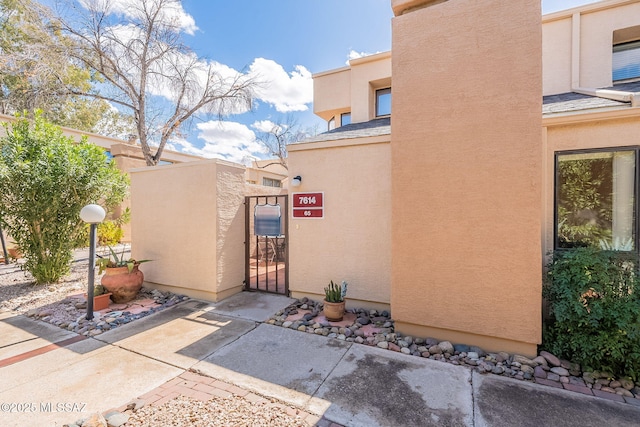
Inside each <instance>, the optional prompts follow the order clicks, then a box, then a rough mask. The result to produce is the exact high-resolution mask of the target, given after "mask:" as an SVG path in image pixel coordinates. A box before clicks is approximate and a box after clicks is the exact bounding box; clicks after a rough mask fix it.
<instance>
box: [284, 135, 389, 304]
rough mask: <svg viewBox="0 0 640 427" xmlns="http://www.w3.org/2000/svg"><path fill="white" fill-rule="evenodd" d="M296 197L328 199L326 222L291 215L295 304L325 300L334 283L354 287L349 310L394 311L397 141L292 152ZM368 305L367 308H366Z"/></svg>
mask: <svg viewBox="0 0 640 427" xmlns="http://www.w3.org/2000/svg"><path fill="white" fill-rule="evenodd" d="M288 152H289V172H290V176H295V175H301V176H302V184H301V185H300V186H299V187H294V188H292V189H289V191H290V193H293V192H319V191H322V192H324V216H325V217H324V218H323V219H305V218H293V216H291V209H290V212H289V215H290V217H289V218H290V220H289V237H288V238H289V242H290V251H289V265H290V269H289V289H290V290H291V296H292V297H294V298H300V297H303V296H309V297H311V298H313V299H315V300H322V299H323V298H324V287H325V286H327V285H328V284H329V281H330V280H333V281H334V282H340V281H342V280H346V281H347V282H348V283H349V290H348V300H347V304H348V306H349V307H354V306H360V307H362V306H366V307H376V306H379V307H385V308H388V303H389V292H390V286H389V284H390V279H391V277H390V274H391V207H390V201H391V193H390V192H391V164H390V162H391V160H390V158H391V153H390V147H389V136H388V135H387V136H384V137H370V138H357V139H350V140H338V141H330V142H310V143H303V144H295V145H290V146H289V147H288ZM363 302H364V303H363Z"/></svg>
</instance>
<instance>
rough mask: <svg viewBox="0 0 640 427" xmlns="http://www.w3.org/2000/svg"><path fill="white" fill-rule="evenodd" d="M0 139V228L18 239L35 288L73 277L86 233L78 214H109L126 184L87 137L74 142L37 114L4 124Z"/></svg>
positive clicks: (124, 189) (123, 194)
mask: <svg viewBox="0 0 640 427" xmlns="http://www.w3.org/2000/svg"><path fill="white" fill-rule="evenodd" d="M4 128H5V136H4V137H2V138H0V223H1V225H2V228H3V230H5V231H6V232H8V234H9V235H11V237H12V238H13V239H14V241H15V242H16V244H17V246H18V248H19V249H20V251H21V252H22V253H23V255H24V257H25V259H26V262H25V264H24V269H25V270H27V271H29V272H30V273H31V274H32V275H33V277H34V278H35V281H36V283H55V282H58V281H59V280H60V279H61V278H62V277H63V276H65V275H66V274H67V273H68V272H69V268H70V265H71V260H72V250H73V249H74V248H75V247H77V246H78V244H81V243H80V242H82V240H83V238H84V233H85V230H86V227H85V224H84V223H83V222H82V221H81V220H80V215H79V214H80V210H81V209H82V207H83V206H85V205H86V204H89V203H97V202H100V204H101V205H103V206H106V207H107V208H109V207H112V206H115V205H117V204H118V203H120V202H121V201H122V200H123V198H124V197H125V195H126V192H127V187H128V179H127V177H126V176H125V175H124V174H122V173H121V172H120V171H119V170H118V169H117V168H116V165H115V164H114V163H112V162H110V161H109V160H108V159H107V156H106V155H105V153H104V150H103V149H102V148H100V147H98V146H96V145H94V144H91V143H89V142H88V141H87V140H86V137H85V138H83V139H82V141H80V142H78V141H75V140H74V139H73V138H71V137H66V136H64V135H63V133H62V130H61V129H60V128H59V127H57V126H55V125H52V124H50V123H48V122H47V121H45V120H44V119H43V118H42V117H41V115H40V114H39V113H36V114H35V117H34V118H33V120H27V118H26V117H18V118H17V119H16V121H15V122H13V123H10V124H4Z"/></svg>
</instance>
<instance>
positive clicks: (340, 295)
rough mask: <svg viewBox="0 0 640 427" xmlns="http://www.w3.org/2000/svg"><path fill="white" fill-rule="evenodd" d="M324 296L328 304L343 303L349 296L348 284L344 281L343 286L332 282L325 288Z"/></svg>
mask: <svg viewBox="0 0 640 427" xmlns="http://www.w3.org/2000/svg"><path fill="white" fill-rule="evenodd" d="M324 295H325V298H324V299H325V301H327V302H343V301H344V298H345V297H346V296H347V282H345V281H344V280H343V281H342V284H340V285H338V284H337V283H334V282H333V280H332V281H331V282H330V283H329V286H326V287H325V288H324Z"/></svg>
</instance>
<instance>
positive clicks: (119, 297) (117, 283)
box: [97, 246, 150, 304]
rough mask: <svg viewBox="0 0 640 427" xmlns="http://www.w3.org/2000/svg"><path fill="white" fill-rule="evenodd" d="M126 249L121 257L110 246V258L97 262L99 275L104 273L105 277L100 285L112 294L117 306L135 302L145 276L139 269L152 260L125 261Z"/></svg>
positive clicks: (131, 259) (101, 258)
mask: <svg viewBox="0 0 640 427" xmlns="http://www.w3.org/2000/svg"><path fill="white" fill-rule="evenodd" d="M124 252H125V250H124V248H123V249H122V253H121V254H120V256H118V254H117V253H116V252H115V251H114V250H113V248H111V246H109V253H110V256H109V257H107V258H103V257H100V259H99V260H98V261H97V264H98V266H99V267H100V270H99V274H102V273H103V272H104V276H102V279H100V283H101V284H102V286H104V288H105V289H106V290H107V291H108V292H111V294H112V295H111V299H112V300H113V302H115V303H116V304H122V303H125V302H129V301H131V300H133V299H134V298H135V297H136V295H137V294H138V291H140V288H142V282H144V274H142V271H140V270H139V269H138V266H139V265H140V264H142V263H143V262H148V261H150V260H146V259H145V260H140V261H137V260H135V259H133V258H129V259H125V257H124Z"/></svg>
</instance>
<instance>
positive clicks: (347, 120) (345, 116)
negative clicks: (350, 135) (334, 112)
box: [340, 113, 351, 126]
mask: <svg viewBox="0 0 640 427" xmlns="http://www.w3.org/2000/svg"><path fill="white" fill-rule="evenodd" d="M350 124H351V113H342V114H340V126H346V125H350Z"/></svg>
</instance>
